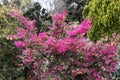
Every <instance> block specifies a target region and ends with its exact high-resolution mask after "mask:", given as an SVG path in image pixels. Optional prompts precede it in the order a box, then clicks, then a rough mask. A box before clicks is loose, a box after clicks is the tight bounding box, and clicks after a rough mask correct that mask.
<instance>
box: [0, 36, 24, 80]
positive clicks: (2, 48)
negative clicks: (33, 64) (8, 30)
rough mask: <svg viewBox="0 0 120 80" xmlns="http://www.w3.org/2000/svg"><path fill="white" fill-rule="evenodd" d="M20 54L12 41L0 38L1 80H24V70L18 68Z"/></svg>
mask: <svg viewBox="0 0 120 80" xmlns="http://www.w3.org/2000/svg"><path fill="white" fill-rule="evenodd" d="M20 52H21V51H20V50H18V49H17V48H15V47H14V45H13V42H12V41H9V40H7V39H5V38H0V80H24V73H23V69H24V68H23V69H22V68H19V67H18V66H17V65H18V64H19V63H20V60H19V58H18V57H17V56H18V55H19V54H20Z"/></svg>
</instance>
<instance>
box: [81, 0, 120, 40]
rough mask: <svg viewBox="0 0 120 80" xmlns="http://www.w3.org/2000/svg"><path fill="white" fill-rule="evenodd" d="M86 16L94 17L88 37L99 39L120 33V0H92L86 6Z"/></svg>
mask: <svg viewBox="0 0 120 80" xmlns="http://www.w3.org/2000/svg"><path fill="white" fill-rule="evenodd" d="M83 14H84V17H88V18H93V22H92V27H91V29H90V30H89V31H88V34H87V35H88V37H89V38H90V39H91V40H93V41H97V40H99V39H100V38H101V37H103V36H107V35H108V36H109V37H110V36H111V35H112V33H114V32H116V33H120V0H91V1H90V3H89V5H87V6H85V8H84V11H83Z"/></svg>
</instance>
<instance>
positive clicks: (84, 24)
mask: <svg viewBox="0 0 120 80" xmlns="http://www.w3.org/2000/svg"><path fill="white" fill-rule="evenodd" d="M90 27H91V20H90V19H84V20H83V22H82V23H81V24H80V25H78V27H77V28H76V29H75V30H70V31H68V32H67V35H68V36H70V37H72V36H75V35H79V34H83V33H86V32H87V31H88V29H89V28H90Z"/></svg>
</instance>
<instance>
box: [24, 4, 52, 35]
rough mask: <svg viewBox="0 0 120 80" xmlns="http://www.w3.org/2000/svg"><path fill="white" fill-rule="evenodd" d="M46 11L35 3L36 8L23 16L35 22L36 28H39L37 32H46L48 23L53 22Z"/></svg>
mask: <svg viewBox="0 0 120 80" xmlns="http://www.w3.org/2000/svg"><path fill="white" fill-rule="evenodd" d="M45 11H46V9H44V8H42V7H41V5H40V4H39V3H38V2H36V3H34V7H33V8H30V9H28V10H27V11H26V12H25V13H24V14H23V15H24V16H25V17H27V18H30V19H31V20H35V26H36V28H37V32H38V33H39V32H42V31H46V30H47V28H46V25H49V24H47V23H46V21H51V17H50V16H49V15H48V14H47V13H45Z"/></svg>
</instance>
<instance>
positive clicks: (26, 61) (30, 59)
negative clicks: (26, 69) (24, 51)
mask: <svg viewBox="0 0 120 80" xmlns="http://www.w3.org/2000/svg"><path fill="white" fill-rule="evenodd" d="M32 61H33V59H32V58H31V57H27V58H25V59H23V60H22V62H23V64H25V65H26V64H28V63H31V62H32Z"/></svg>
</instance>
